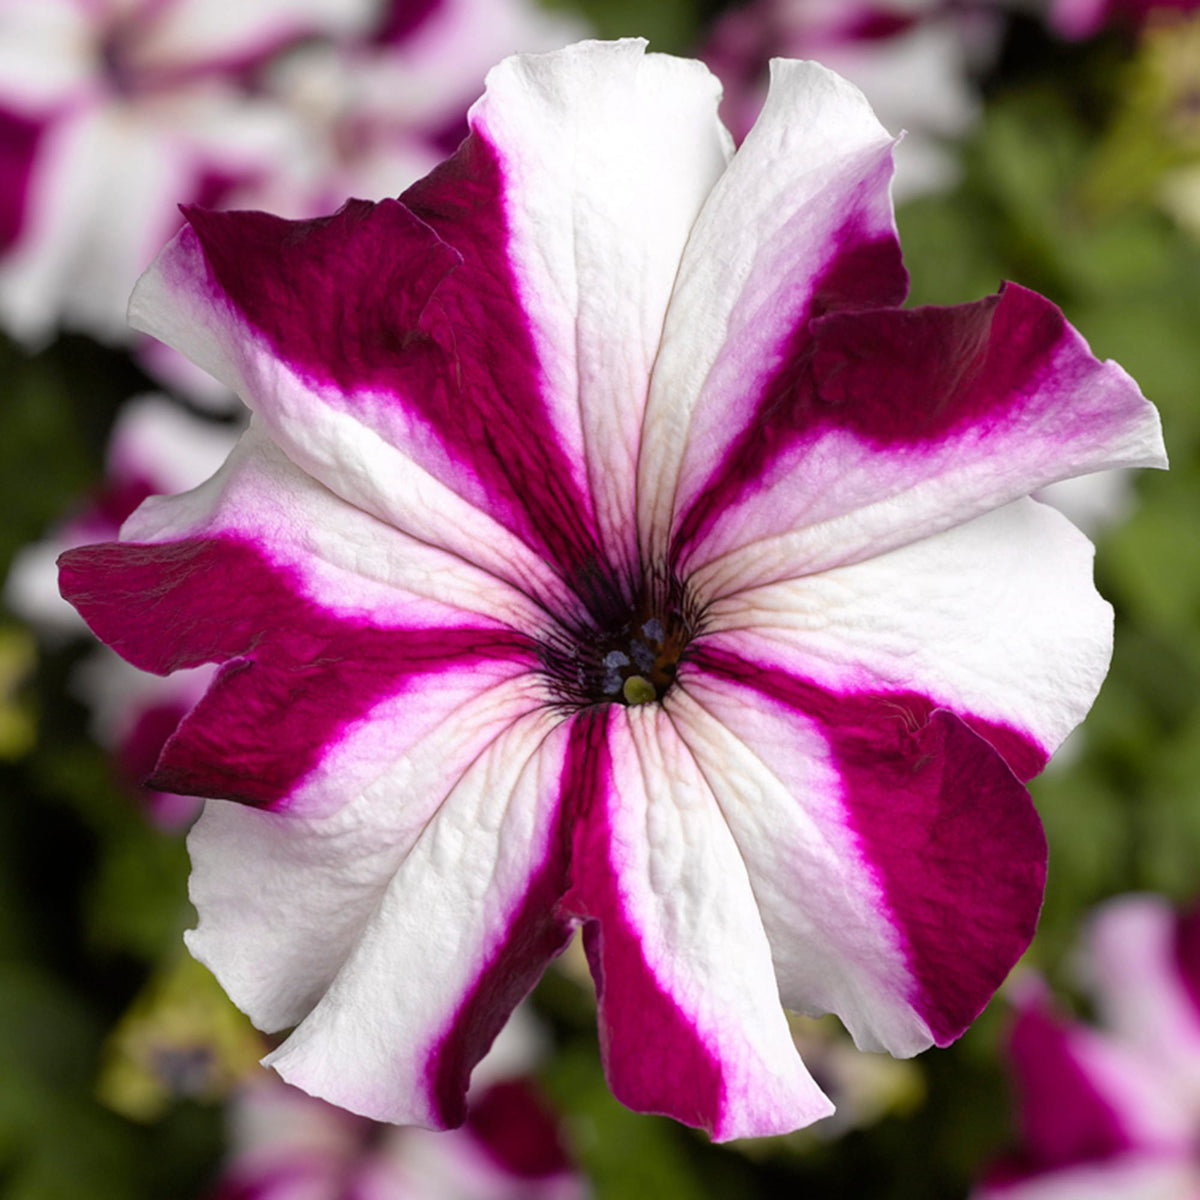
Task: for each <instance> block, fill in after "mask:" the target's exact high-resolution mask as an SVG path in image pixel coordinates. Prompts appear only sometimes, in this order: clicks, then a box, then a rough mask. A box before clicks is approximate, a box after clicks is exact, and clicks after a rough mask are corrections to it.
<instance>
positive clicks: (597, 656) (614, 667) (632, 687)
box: [541, 571, 700, 708]
mask: <svg viewBox="0 0 1200 1200" xmlns="http://www.w3.org/2000/svg"><path fill="white" fill-rule="evenodd" d="M647 574H648V578H647V580H646V584H645V586H644V588H643V589H642V590H641V591H640V594H637V595H635V596H634V597H633V599H632V600H630V599H628V598H626V597H623V596H620V595H619V594H617V593H616V589H614V595H613V598H612V599H611V600H610V601H608V602H606V603H598V604H597V605H596V606H595V608H594V609H593V612H592V613H591V614H590V619H589V620H587V621H586V622H580V624H579V625H578V626H577V627H576V628H575V629H573V630H569V631H568V630H564V631H563V634H564V635H563V636H561V637H555V638H551V639H548V640H547V641H546V642H544V643H543V644H542V647H541V657H542V666H543V669H544V671H545V673H546V675H547V677H548V679H549V682H550V684H551V686H552V688H553V689H554V691H555V692H556V693H557V695H558V696H559V697H560V698H561V700H562V702H563V703H564V704H567V705H570V706H571V707H579V708H586V707H588V706H590V705H593V704H626V705H641V704H655V703H657V702H659V701H661V700H662V699H663V697H664V696H666V694H667V693H668V692H669V691H670V690H671V688H672V687H673V686H674V683H675V676H676V674H677V673H678V671H679V666H680V663H681V662H682V661H683V659H684V656H685V653H686V651H687V646H688V643H689V642H690V641H691V640H692V638H693V637H694V636H696V634H697V633H698V632H699V623H700V617H699V613H698V612H697V611H696V609H695V606H694V605H693V604H692V602H691V599H690V597H689V595H688V593H687V590H686V588H684V587H683V586H682V585H681V584H679V583H678V581H676V580H675V579H674V577H673V576H671V575H670V574H669V572H667V571H654V572H648V573H647ZM626 596H627V594H626Z"/></svg>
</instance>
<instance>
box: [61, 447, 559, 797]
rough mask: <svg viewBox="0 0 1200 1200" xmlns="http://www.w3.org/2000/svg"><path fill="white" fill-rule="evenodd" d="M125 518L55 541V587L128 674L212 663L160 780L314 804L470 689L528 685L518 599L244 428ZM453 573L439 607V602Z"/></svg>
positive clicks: (534, 699)
mask: <svg viewBox="0 0 1200 1200" xmlns="http://www.w3.org/2000/svg"><path fill="white" fill-rule="evenodd" d="M124 532H125V536H126V537H129V538H132V539H135V540H133V541H127V542H121V543H109V544H106V545H101V546H95V547H87V548H83V549H80V550H76V551H71V552H69V553H68V554H67V555H65V556H64V558H63V560H62V583H63V591H64V594H66V595H68V596H70V598H71V599H72V602H73V603H75V604H76V606H77V607H78V608H79V610H80V612H81V613H82V614H83V615H84V617H85V619H87V620H88V622H89V623H90V624H91V626H92V628H93V629H94V630H96V631H97V632H98V633H99V634H100V635H101V636H102V637H103V638H104V639H105V640H106V641H107V642H109V644H110V645H112V646H113V647H114V648H115V649H117V650H118V651H119V652H120V653H121V654H122V655H123V656H124V657H125V658H127V659H128V660H129V661H130V662H132V663H133V664H134V665H135V666H138V667H140V668H141V669H143V670H148V671H154V672H157V673H160V674H165V673H167V672H170V671H174V670H177V669H179V668H186V667H196V666H200V665H202V664H204V663H220V664H223V665H222V667H221V670H220V672H219V673H218V675H217V677H216V681H215V682H214V683H213V685H212V687H211V688H210V689H209V691H208V693H207V694H206V695H205V697H204V699H203V700H202V701H201V702H200V704H199V705H198V706H197V707H196V709H195V710H193V712H192V713H191V715H190V716H189V717H188V718H187V719H186V720H185V721H184V722H183V723H182V725H181V726H180V728H179V730H178V731H177V732H176V734H175V735H174V737H173V738H172V739H171V740H170V741H169V743H168V744H167V746H166V748H165V749H164V752H163V755H162V757H161V759H160V760H159V764H158V769H157V771H156V773H155V776H154V779H153V780H152V783H153V786H155V787H157V788H160V789H162V790H167V791H173V792H189V793H192V794H196V795H205V796H222V797H233V798H237V799H241V800H243V801H245V802H247V803H251V804H256V805H265V806H270V807H276V808H289V809H297V808H298V809H300V810H302V811H304V812H320V811H328V810H329V809H331V808H337V807H339V806H340V805H342V804H344V803H346V802H347V800H348V799H349V798H350V797H353V796H354V795H355V794H356V793H357V792H358V791H359V790H360V789H361V788H363V787H366V786H368V785H369V784H370V782H371V781H372V780H374V779H375V778H376V777H377V776H378V775H379V774H380V773H381V772H382V771H383V770H384V769H385V767H386V766H387V765H388V764H389V763H391V762H392V761H394V760H395V759H397V758H399V757H401V756H402V754H403V753H404V752H405V751H406V750H407V749H408V748H409V747H411V746H413V745H414V744H416V743H417V742H418V741H419V740H420V738H421V737H422V736H423V735H424V734H427V733H429V732H430V731H432V730H433V729H435V728H436V727H437V726H438V725H439V724H440V723H441V722H443V721H444V720H446V719H447V718H448V717H449V716H450V715H451V714H452V713H453V712H454V711H455V710H456V709H457V708H458V707H459V706H461V705H462V704H463V703H465V702H466V701H468V700H469V699H470V698H472V697H473V696H476V695H479V694H481V693H486V692H488V691H490V690H491V689H493V688H495V687H496V686H497V685H500V684H502V683H504V682H505V681H509V680H512V681H514V682H515V683H519V684H520V686H521V688H522V689H523V691H522V695H524V696H525V699H524V700H523V701H521V702H520V703H523V704H524V705H525V708H528V707H531V706H534V705H536V704H537V703H538V702H539V701H540V700H542V699H544V697H543V695H542V693H543V691H544V689H543V688H542V687H541V686H540V685H539V684H537V682H536V681H535V680H533V679H532V678H530V671H531V668H532V666H534V665H535V662H536V654H535V649H534V643H533V641H532V640H531V638H530V637H529V636H528V635H527V634H524V633H516V632H514V630H513V629H512V628H511V627H510V626H508V625H507V624H506V623H505V620H504V616H503V614H504V613H505V611H506V610H507V611H508V612H509V613H510V615H511V614H513V613H515V614H517V615H518V616H524V617H525V618H526V619H525V621H524V622H522V623H523V624H525V625H526V626H527V627H528V624H529V620H530V617H529V613H528V609H529V607H530V606H529V602H528V601H527V600H525V598H524V597H523V596H521V595H520V594H519V593H515V592H510V589H507V588H506V587H505V585H503V584H500V583H499V582H498V581H496V580H494V579H492V578H490V577H488V576H486V575H484V574H483V573H482V572H480V571H478V570H477V569H475V568H472V567H471V566H470V565H469V564H466V563H462V562H459V561H457V560H455V559H453V558H452V557H450V556H449V555H446V554H445V553H443V552H441V551H438V550H435V549H433V548H431V547H427V546H423V545H420V544H416V543H412V542H411V539H407V538H405V537H404V535H402V534H399V533H398V532H396V531H395V530H390V529H388V528H387V527H386V526H382V525H380V523H379V522H377V521H375V520H374V519H373V518H370V517H368V516H367V515H366V514H363V513H361V512H359V511H358V510H356V509H353V508H351V507H350V506H348V505H346V504H344V503H343V502H341V501H340V500H338V499H337V498H336V497H334V496H332V495H331V494H330V493H328V492H327V491H325V489H323V488H321V487H320V485H318V484H316V483H315V482H314V481H312V480H311V479H309V478H308V477H307V476H305V475H304V474H303V473H302V472H300V471H299V470H297V469H296V468H295V467H293V466H292V465H291V463H290V462H288V460H287V459H286V458H285V457H284V456H283V455H282V453H280V451H279V450H278V449H277V448H275V447H274V446H273V445H271V444H270V443H269V442H267V441H265V440H263V439H260V438H259V437H258V436H257V434H256V432H255V431H253V430H252V431H251V433H249V434H247V435H246V437H245V438H244V439H243V442H242V443H241V445H240V446H239V449H238V451H236V452H235V453H234V455H232V456H231V458H230V460H229V462H228V463H227V465H226V467H225V468H224V469H223V470H222V472H221V473H220V474H219V475H217V476H216V477H214V479H213V480H212V481H210V483H209V484H207V485H205V487H203V488H201V489H198V490H197V491H196V492H193V493H189V494H188V495H186V496H183V497H177V498H172V499H163V498H156V499H153V500H151V501H149V502H147V504H146V505H144V506H143V508H142V509H141V510H139V512H138V513H137V514H135V516H134V517H133V518H132V519H131V521H130V522H128V523H127V525H126V528H125V531H124ZM452 580H457V581H458V586H457V587H456V588H453V589H451V591H452V593H455V594H456V600H457V606H456V607H451V606H450V605H449V604H447V603H445V602H443V601H442V600H440V599H438V598H437V596H438V595H440V594H443V589H446V588H447V587H448V586H449V584H450V582H451V581H452ZM472 606H474V608H473V607H472ZM485 614H486V615H485ZM522 680H524V681H525V682H524V683H521V681H522ZM518 711H524V709H522V708H520V705H518ZM267 731H270V732H269V734H268V733H267Z"/></svg>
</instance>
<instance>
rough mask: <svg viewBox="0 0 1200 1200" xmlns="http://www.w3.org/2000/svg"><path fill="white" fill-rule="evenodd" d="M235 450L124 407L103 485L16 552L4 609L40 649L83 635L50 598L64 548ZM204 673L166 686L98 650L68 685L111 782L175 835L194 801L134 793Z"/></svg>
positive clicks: (187, 421)
mask: <svg viewBox="0 0 1200 1200" xmlns="http://www.w3.org/2000/svg"><path fill="white" fill-rule="evenodd" d="M236 441H237V430H235V429H234V428H233V427H232V426H231V425H219V424H216V423H215V422H211V421H204V420H201V419H199V418H197V417H194V416H191V415H190V414H188V413H186V412H184V411H183V410H182V409H180V408H179V407H178V406H177V405H174V404H172V403H171V402H170V401H169V400H168V399H167V398H166V397H165V396H161V395H158V394H149V395H144V396H136V397H134V398H133V399H131V400H129V401H128V402H127V403H126V404H125V405H124V407H123V408H122V409H121V411H120V412H119V413H118V415H117V419H116V421H115V423H114V425H113V430H112V435H111V437H110V439H109V443H108V449H107V452H106V455H105V460H106V461H105V475H104V480H103V482H102V484H101V486H100V487H99V488H97V489H96V491H95V493H94V494H93V495H92V496H90V497H89V498H88V501H87V503H86V504H83V505H81V506H79V507H78V508H77V510H76V511H75V512H73V513H72V514H71V515H70V516H69V517H67V519H65V520H63V521H61V522H60V523H59V524H58V525H56V526H55V527H54V528H53V529H51V530H49V531H48V532H47V535H46V537H45V538H44V539H43V540H41V541H39V542H34V543H32V544H31V545H28V546H23V547H22V548H21V549H20V550H19V551H18V552H17V553H16V555H15V556H14V558H13V562H12V565H11V566H10V568H9V571H8V575H7V576H6V577H5V579H4V587H3V600H4V603H5V605H6V606H7V607H8V608H9V609H10V610H11V611H12V612H13V613H15V614H16V615H17V616H19V617H21V618H22V619H23V620H24V621H26V622H27V623H28V624H29V625H30V626H31V627H32V628H33V629H34V630H35V631H36V632H37V633H38V635H39V638H40V639H41V640H42V641H43V642H47V643H56V642H60V641H62V640H64V639H65V638H67V637H69V636H75V637H78V636H80V635H86V633H87V629H86V627H85V626H84V625H83V623H82V622H81V621H80V619H79V615H78V614H77V613H76V612H75V610H74V609H73V608H72V607H71V606H70V605H69V604H67V603H66V602H65V601H64V600H63V599H62V597H61V596H60V595H59V594H58V588H57V569H56V567H55V560H56V558H57V557H58V555H59V554H61V553H62V552H63V551H64V550H66V549H68V548H70V547H72V546H80V545H84V544H85V543H88V542H95V541H97V540H98V539H101V538H115V537H116V536H117V533H118V531H119V529H120V527H121V524H122V522H123V521H124V520H125V518H126V517H128V516H129V515H130V514H131V513H132V512H133V511H134V510H135V509H136V508H137V507H138V505H139V504H140V503H141V502H142V501H143V500H144V499H145V498H146V497H147V496H152V495H158V494H162V493H168V492H175V491H180V490H183V489H186V488H190V487H194V486H196V485H197V484H200V483H203V482H204V480H205V479H207V478H208V477H209V476H210V475H211V474H212V473H213V472H214V471H215V470H216V469H217V468H218V467H219V466H220V465H221V463H222V462H223V461H224V459H225V457H226V456H227V455H228V454H229V452H230V450H231V449H232V448H233V446H234V445H235V443H236ZM212 673H213V668H212V667H211V666H204V667H199V668H197V669H196V670H195V671H181V672H178V673H176V674H174V675H172V676H171V677H170V678H168V679H163V678H160V677H159V676H157V675H150V674H147V673H146V672H144V671H139V670H137V669H136V668H135V667H131V666H130V665H129V664H128V663H126V662H124V661H123V660H121V659H120V658H118V657H117V656H116V655H115V654H113V653H112V651H110V650H108V649H106V648H104V647H98V648H97V649H96V651H95V652H94V653H93V654H91V655H89V656H88V658H87V659H86V660H85V661H83V662H82V663H80V665H79V668H78V669H77V670H76V671H75V672H74V673H73V675H72V680H71V682H72V690H73V691H74V692H75V694H76V695H77V696H78V698H79V699H81V700H83V701H84V703H85V704H86V705H87V706H88V708H89V709H90V710H91V714H92V721H91V732H92V735H93V736H94V737H95V739H96V741H97V742H98V743H99V744H100V745H101V746H103V747H104V748H105V749H106V750H108V751H109V753H110V755H111V760H112V764H113V767H114V774H115V776H116V779H117V781H118V782H119V783H120V784H121V785H122V786H123V787H124V788H125V789H126V790H127V791H128V792H129V793H130V794H131V796H132V797H133V798H134V799H136V800H137V801H138V802H140V803H141V804H142V805H143V806H144V808H145V811H146V813H147V815H149V816H150V818H151V819H152V820H153V821H155V823H156V824H159V825H161V826H164V827H166V828H178V827H180V826H182V825H185V824H187V823H188V822H189V821H190V820H191V819H192V817H194V816H195V815H196V812H197V811H198V802H197V800H196V798H195V797H193V796H176V795H171V794H168V793H163V792H158V791H154V790H152V789H147V788H143V787H142V786H141V781H142V780H143V779H145V778H146V776H148V775H149V774H150V773H151V771H152V770H153V768H154V764H155V762H156V761H157V760H158V755H159V752H160V751H161V750H162V747H163V743H164V742H165V741H166V739H167V737H168V736H169V735H170V734H171V733H172V732H174V729H175V726H176V725H178V724H179V721H180V719H181V718H182V717H183V716H184V715H186V713H187V712H188V711H189V710H190V709H192V708H193V707H194V706H195V704H196V702H197V701H198V700H199V699H200V697H201V696H202V695H203V693H204V691H205V690H206V688H207V684H208V681H209V679H210V678H211V675H212Z"/></svg>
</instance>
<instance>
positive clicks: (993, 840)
mask: <svg viewBox="0 0 1200 1200" xmlns="http://www.w3.org/2000/svg"><path fill="white" fill-rule="evenodd" d="M695 659H696V661H697V663H698V665H699V666H701V667H703V668H704V669H707V670H711V671H713V672H714V673H715V674H718V675H723V676H725V677H726V678H728V679H732V680H734V681H736V682H737V683H740V684H742V685H744V686H746V687H751V688H755V689H757V690H758V691H759V692H760V693H761V694H762V695H764V696H766V697H768V698H770V699H771V700H774V701H776V702H777V703H779V704H782V705H785V706H786V707H788V708H790V709H793V710H795V711H796V712H798V713H802V714H803V715H804V716H805V717H806V718H808V719H809V720H813V721H816V722H817V723H818V724H819V725H820V727H821V728H822V730H823V732H824V734H825V737H826V738H827V740H828V743H829V746H830V750H831V753H832V758H833V763H834V765H835V766H836V767H837V769H838V771H839V773H840V775H841V779H842V796H841V800H842V804H843V806H844V808H845V811H846V814H847V820H848V822H849V825H850V828H851V829H852V830H853V831H854V833H855V835H856V836H857V839H858V841H859V844H860V846H861V848H862V853H863V856H864V858H865V859H866V861H867V863H868V864H869V866H870V867H871V868H872V869H873V870H874V873H875V877H876V880H877V882H878V884H879V886H880V888H881V890H882V892H883V895H884V897H885V898H886V901H887V904H888V906H889V908H890V910H891V911H890V914H889V916H890V919H891V921H892V923H893V924H894V925H895V927H896V929H897V930H898V932H899V933H900V936H901V938H902V941H903V944H904V947H905V951H906V955H907V961H908V967H909V971H910V973H911V975H912V977H913V980H914V984H915V991H914V994H913V995H911V996H910V997H909V1002H910V1003H911V1004H912V1006H913V1008H914V1009H915V1010H916V1011H917V1012H918V1013H920V1015H921V1017H922V1018H923V1020H924V1021H925V1023H926V1024H927V1025H928V1026H929V1030H930V1032H931V1034H932V1035H933V1038H934V1041H935V1042H936V1043H937V1044H938V1045H946V1044H948V1043H949V1042H952V1041H953V1040H954V1039H955V1038H956V1037H958V1036H959V1035H960V1034H961V1033H962V1032H963V1030H964V1029H966V1027H967V1026H968V1025H969V1024H970V1023H971V1022H972V1021H973V1020H974V1019H975V1018H976V1017H977V1016H978V1015H979V1013H980V1012H981V1011H982V1009H983V1007H984V1006H985V1005H986V1004H987V1002H988V1000H989V999H990V998H991V996H992V994H993V993H994V992H995V990H996V988H998V987H999V986H1000V984H1001V983H1002V982H1003V981H1004V978H1005V976H1006V975H1007V974H1008V972H1009V970H1011V968H1012V966H1013V964H1014V963H1015V962H1016V961H1017V959H1018V958H1019V957H1020V956H1021V954H1022V953H1023V952H1024V950H1025V947H1026V946H1027V945H1028V944H1029V941H1030V939H1031V938H1032V937H1033V933H1034V929H1035V928H1036V925H1037V919H1038V914H1039V912H1040V910H1041V903H1042V893H1043V891H1044V888H1045V880H1046V841H1045V835H1044V833H1043V831H1042V825H1041V821H1040V820H1039V818H1038V815H1037V812H1036V810H1035V809H1034V807H1033V803H1032V801H1031V800H1030V798H1029V793H1028V792H1027V791H1026V789H1025V787H1024V785H1023V784H1022V783H1021V782H1020V781H1019V780H1018V778H1017V777H1016V775H1015V774H1014V773H1013V771H1012V770H1011V769H1010V768H1009V766H1008V764H1007V763H1006V762H1005V760H1004V758H1003V757H1001V753H1000V752H999V749H998V748H997V747H996V746H995V745H993V744H992V742H991V740H990V738H989V739H988V740H985V738H988V733H987V732H986V731H987V730H996V729H997V728H999V729H1001V731H1002V737H1000V738H999V739H998V740H1001V741H1003V742H1006V743H1007V744H1008V745H1010V746H1017V745H1020V743H1021V740H1022V739H1021V735H1020V734H1018V733H1017V732H1016V731H1014V730H1004V729H1003V727H997V726H995V725H991V724H989V723H985V722H978V725H979V726H981V727H982V728H979V729H976V728H972V727H969V726H968V724H967V723H966V721H965V720H964V719H960V718H959V717H957V716H955V715H954V714H953V713H951V712H950V711H948V710H946V709H943V708H937V707H936V706H935V705H934V703H933V702H932V701H931V700H930V699H929V698H928V697H925V696H921V695H919V694H917V693H914V692H881V693H849V694H844V695H839V694H837V693H834V692H831V691H827V690H825V689H824V688H821V687H818V686H817V685H816V684H813V683H810V682H808V681H805V680H802V679H797V678H794V677H792V676H789V675H787V674H785V673H783V672H781V671H771V672H766V671H764V670H763V669H762V668H761V667H758V666H755V665H753V664H750V663H747V662H745V661H743V660H741V659H739V658H737V657H735V656H733V655H730V654H726V653H723V652H720V651H713V650H710V649H705V648H703V647H701V648H700V649H698V650H697V651H696V652H695ZM974 725H976V721H974V720H971V726H974ZM1039 755H1041V757H1042V759H1043V761H1044V755H1042V754H1041V751H1040V750H1038V749H1037V748H1036V747H1034V746H1033V745H1032V744H1028V743H1027V744H1026V746H1025V749H1024V750H1023V752H1022V756H1023V757H1026V758H1028V759H1029V760H1032V759H1034V758H1035V757H1036V756H1039ZM848 866H849V865H848Z"/></svg>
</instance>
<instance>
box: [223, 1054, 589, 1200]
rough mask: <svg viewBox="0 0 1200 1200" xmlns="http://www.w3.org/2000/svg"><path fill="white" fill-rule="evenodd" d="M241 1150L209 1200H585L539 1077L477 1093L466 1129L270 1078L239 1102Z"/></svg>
mask: <svg viewBox="0 0 1200 1200" xmlns="http://www.w3.org/2000/svg"><path fill="white" fill-rule="evenodd" d="M230 1115H231V1120H232V1124H233V1130H232V1133H233V1155H232V1159H231V1162H230V1164H229V1166H228V1167H227V1168H226V1170H225V1172H224V1173H223V1175H222V1178H221V1180H220V1182H219V1183H218V1184H217V1186H216V1188H215V1189H214V1191H213V1192H212V1194H211V1197H210V1200H298V1198H300V1197H303V1200H584V1197H585V1196H587V1194H588V1189H587V1186H586V1184H585V1183H584V1181H583V1179H582V1178H581V1177H580V1176H579V1175H578V1173H577V1172H576V1171H575V1170H574V1168H573V1167H572V1165H571V1163H570V1160H569V1159H568V1158H567V1156H566V1153H565V1152H564V1149H563V1145H562V1141H561V1137H560V1134H559V1131H558V1129H557V1125H556V1122H555V1120H554V1118H553V1116H552V1115H551V1113H550V1110H549V1108H548V1107H547V1105H546V1103H545V1102H544V1101H543V1100H542V1099H541V1098H540V1097H539V1095H538V1093H537V1091H536V1089H535V1088H534V1086H533V1084H532V1083H530V1082H528V1081H524V1080H504V1081H501V1082H498V1083H495V1084H492V1085H490V1086H488V1087H485V1088H482V1089H479V1091H478V1092H477V1093H475V1094H473V1096H472V1105H471V1114H470V1116H469V1118H468V1119H467V1122H466V1124H465V1125H464V1126H463V1127H462V1128H461V1129H456V1130H452V1131H450V1132H443V1133H431V1132H429V1131H428V1130H424V1129H398V1128H396V1127H394V1126H390V1125H382V1126H381V1125H379V1124H378V1123H377V1122H375V1121H370V1120H367V1119H366V1118H365V1117H359V1116H355V1115H354V1114H353V1113H348V1112H346V1111H344V1110H343V1109H340V1108H335V1107H333V1105H331V1104H326V1103H325V1102H324V1101H323V1100H316V1099H314V1098H313V1097H311V1096H307V1095H305V1094H304V1093H303V1092H301V1091H299V1090H298V1089H296V1088H292V1087H289V1086H288V1085H287V1084H285V1083H282V1082H280V1081H279V1079H278V1078H275V1077H271V1076H267V1077H265V1078H264V1079H263V1080H262V1081H261V1082H259V1083H258V1084H256V1085H255V1086H253V1087H250V1088H247V1089H246V1090H245V1092H244V1093H243V1094H242V1095H240V1096H239V1097H237V1098H236V1099H235V1100H234V1102H233V1106H232V1110H231V1114H230Z"/></svg>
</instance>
